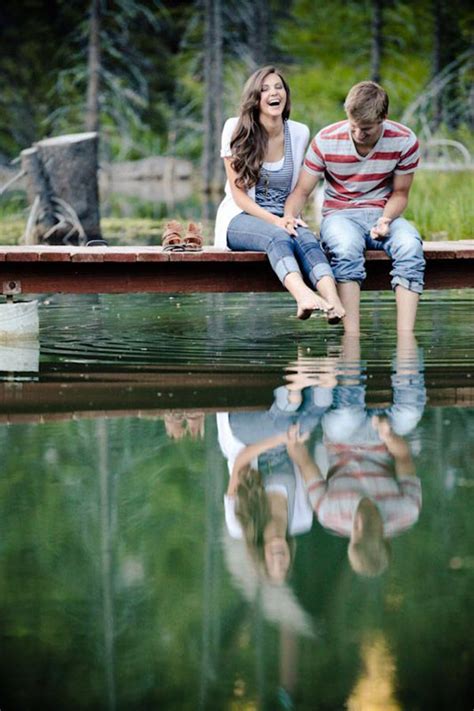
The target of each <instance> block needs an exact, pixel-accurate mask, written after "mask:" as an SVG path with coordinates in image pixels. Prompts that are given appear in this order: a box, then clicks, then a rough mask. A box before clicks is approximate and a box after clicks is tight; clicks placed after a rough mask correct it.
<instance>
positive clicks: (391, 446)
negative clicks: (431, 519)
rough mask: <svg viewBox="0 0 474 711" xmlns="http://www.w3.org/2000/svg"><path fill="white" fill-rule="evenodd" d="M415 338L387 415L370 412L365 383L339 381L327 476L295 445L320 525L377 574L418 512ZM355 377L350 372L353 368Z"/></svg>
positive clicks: (419, 384)
mask: <svg viewBox="0 0 474 711" xmlns="http://www.w3.org/2000/svg"><path fill="white" fill-rule="evenodd" d="M348 347H349V351H351V350H352V353H351V354H350V355H351V357H350V358H349V359H348V360H349V361H350V362H352V367H353V365H354V362H358V361H359V360H360V356H359V355H358V341H357V340H356V339H352V341H351V340H350V339H346V355H348V354H347V350H348ZM415 354H416V350H415V343H414V339H413V337H412V336H410V335H408V334H406V336H405V337H400V339H399V345H398V355H397V368H396V372H395V374H394V375H393V376H392V387H393V405H392V406H391V407H389V408H387V409H385V410H383V411H380V410H378V411H371V410H370V409H367V408H366V407H365V387H364V386H363V385H362V384H361V382H360V378H355V377H354V375H351V374H350V371H349V370H348V371H347V372H348V375H343V376H342V384H341V385H340V386H338V387H337V388H335V392H334V401H333V402H334V404H333V407H332V409H331V410H330V411H328V412H327V413H326V414H325V415H324V417H323V419H322V428H323V435H324V445H325V450H326V455H327V462H328V468H327V475H326V478H325V477H324V476H323V475H322V473H321V470H320V468H319V467H318V466H317V464H316V463H315V462H314V461H312V460H311V457H310V455H309V453H308V451H307V449H306V448H305V447H304V446H302V445H300V444H296V445H295V447H294V448H293V451H291V450H289V451H290V456H291V455H293V459H294V461H295V462H297V463H298V465H299V467H300V470H301V472H302V474H303V477H304V479H305V485H306V489H307V492H308V495H309V499H310V501H311V504H312V507H313V510H314V512H315V514H316V516H317V517H318V520H319V522H320V523H321V524H322V525H323V526H324V527H325V528H327V529H329V530H331V531H333V532H334V533H336V534H338V535H341V536H346V537H348V538H350V543H349V548H348V555H349V560H350V563H351V566H352V568H353V569H354V570H355V572H357V573H360V574H362V575H367V576H374V575H378V574H380V573H381V572H383V570H384V569H385V568H386V567H387V565H388V561H389V545H388V541H387V539H389V538H391V537H392V536H395V535H397V534H399V533H402V532H403V531H405V530H407V529H408V528H410V527H411V526H412V525H413V524H414V523H415V522H416V521H417V519H418V516H419V512H420V508H421V486H420V481H419V479H418V477H417V476H416V474H415V467H414V463H413V459H412V456H411V452H410V448H409V446H408V444H407V442H406V441H405V440H404V439H403V435H406V434H408V433H409V432H410V431H412V430H413V429H414V428H415V426H416V425H417V423H418V422H419V420H420V418H421V416H422V414H423V408H424V403H425V388H424V383H423V377H422V374H421V373H420V368H419V366H418V365H417V364H416V362H415V361H414V356H415ZM352 372H353V371H352Z"/></svg>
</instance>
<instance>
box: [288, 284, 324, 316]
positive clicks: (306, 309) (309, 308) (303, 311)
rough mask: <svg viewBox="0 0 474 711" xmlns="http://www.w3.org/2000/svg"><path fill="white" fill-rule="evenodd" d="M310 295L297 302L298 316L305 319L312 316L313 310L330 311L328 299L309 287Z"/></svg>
mask: <svg viewBox="0 0 474 711" xmlns="http://www.w3.org/2000/svg"><path fill="white" fill-rule="evenodd" d="M308 292H309V293H308V295H307V296H305V297H304V298H302V299H299V300H298V301H297V302H296V304H297V306H298V308H297V311H296V318H299V319H301V320H302V321H305V320H306V319H307V318H309V317H310V316H311V314H312V313H313V311H324V313H328V312H329V310H330V306H329V304H328V302H327V301H325V300H324V299H323V298H322V297H321V296H318V295H317V294H314V293H313V292H311V291H310V290H309V289H308Z"/></svg>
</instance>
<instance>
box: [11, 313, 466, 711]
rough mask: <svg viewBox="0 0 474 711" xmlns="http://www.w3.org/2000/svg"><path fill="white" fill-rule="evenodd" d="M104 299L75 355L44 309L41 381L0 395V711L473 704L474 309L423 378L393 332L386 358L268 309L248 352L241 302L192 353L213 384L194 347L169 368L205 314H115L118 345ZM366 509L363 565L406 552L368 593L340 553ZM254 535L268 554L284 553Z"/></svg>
mask: <svg viewBox="0 0 474 711" xmlns="http://www.w3.org/2000/svg"><path fill="white" fill-rule="evenodd" d="M114 303H115V302H108V301H107V300H106V301H105V302H104V304H105V305H104V304H102V303H101V301H100V300H99V301H98V303H97V308H95V304H94V305H92V306H93V307H94V309H90V308H89V309H83V310H82V312H83V313H81V318H82V319H86V320H87V322H88V323H90V325H91V333H90V335H88V336H87V341H86V342H85V343H84V344H82V345H83V346H84V348H83V350H81V348H80V345H81V344H79V346H78V336H77V334H76V333H72V331H74V329H69V327H70V319H69V317H70V316H71V313H72V309H73V304H72V303H71V304H67V308H66V307H65V310H63V309H62V308H61V307H60V305H58V306H57V307H56V308H51V309H49V308H48V309H45V312H46V313H45V316H47V318H49V319H50V325H49V326H48V328H47V329H46V332H45V331H44V330H43V332H42V344H41V346H42V362H41V367H40V372H39V373H38V374H37V376H36V377H35V380H34V381H33V380H31V382H30V381H28V380H27V378H26V377H25V376H22V377H21V378H17V381H15V382H11V379H8V380H6V382H4V383H3V384H2V386H4V387H2V388H1V389H0V400H1V406H2V412H3V413H9V414H8V417H7V415H6V414H5V418H6V419H2V420H1V422H2V424H0V443H1V446H2V456H3V462H2V477H1V478H0V522H1V538H0V540H1V550H0V553H1V555H0V586H1V590H0V619H1V620H2V622H1V624H0V642H1V645H0V646H1V649H2V655H1V659H0V672H2V674H3V680H4V681H3V685H2V689H1V692H0V706H1V708H2V709H7V710H8V709H21V708H27V707H28V708H40V707H41V708H56V707H59V708H67V709H71V710H74V709H76V708H91V709H95V708H97V709H110V710H112V709H117V708H127V709H129V708H130V709H134V708H146V709H148V708H150V709H155V708H156V709H158V708H159V709H165V710H166V711H168V710H171V711H174V710H176V711H182V710H183V709H193V710H194V709H209V710H210V711H214V710H217V709H228V708H253V709H262V711H263V710H264V709H271V711H273V710H276V709H279V708H297V709H300V710H303V711H306V710H308V711H313V709H315V708H321V709H331V711H332V709H343V708H350V709H354V710H355V709H359V708H366V707H369V708H370V705H369V704H371V705H372V706H376V707H378V708H384V709H386V708H387V709H390V708H393V709H397V708H407V709H410V708H419V709H437V708H443V709H444V708H445V709H449V710H450V711H451V709H453V710H454V709H456V710H457V709H458V708H459V709H461V708H467V707H468V704H467V703H466V699H470V698H471V697H472V673H471V670H472V666H473V659H474V651H473V647H472V645H471V644H470V641H469V636H468V632H466V630H469V629H471V628H472V624H473V618H472V605H471V598H472V586H473V584H474V566H473V556H472V539H473V534H474V530H473V518H472V501H471V498H472V492H473V487H472V483H473V481H472V479H473V478H472V459H473V456H474V451H473V446H474V445H473V443H474V410H473V408H472V403H473V401H474V399H473V398H474V396H473V394H472V387H469V386H470V372H471V371H472V367H471V364H472V347H471V346H470V338H471V335H472V334H471V332H470V329H471V326H470V325H469V323H470V322H469V319H468V318H467V315H468V314H467V309H464V307H463V309H464V310H463V311H462V312H461V311H460V312H459V313H464V315H465V318H464V319H463V320H461V319H458V320H455V319H452V320H451V325H449V323H450V322H449V318H443V323H442V327H443V328H445V329H446V331H445V335H444V336H443V339H444V340H439V341H432V340H431V338H432V336H431V331H430V334H429V337H428V336H426V334H425V335H423V333H422V334H421V336H420V343H421V344H422V345H423V347H424V359H423V358H422V351H421V349H420V348H419V347H418V345H417V344H416V343H415V342H414V341H410V339H402V340H399V341H398V343H394V341H393V331H390V332H388V330H387V331H386V332H385V331H383V329H382V330H381V331H380V334H379V335H378V336H377V338H374V341H373V342H372V341H371V340H370V339H368V338H366V337H364V338H363V339H362V341H361V343H359V342H358V341H354V340H350V339H345V340H343V341H341V340H340V337H339V336H338V335H334V334H333V333H328V332H326V335H325V332H324V330H323V328H322V327H319V326H320V324H318V328H314V327H313V326H311V329H310V328H309V327H304V328H305V329H306V330H300V331H299V334H300V335H299V336H298V338H296V337H295V331H294V329H293V324H292V322H290V321H289V320H288V318H287V316H286V315H284V313H283V312H284V311H285V309H284V308H282V309H281V310H280V305H279V304H280V302H279V301H278V302H275V306H272V304H273V302H272V301H271V300H269V301H264V302H263V307H262V309H263V310H265V308H266V307H269V313H270V316H271V319H272V324H271V327H270V326H268V328H267V330H265V331H264V332H263V334H262V330H261V329H260V330H258V329H257V328H255V343H254V344H251V343H250V342H249V338H248V333H247V325H248V320H245V312H246V309H248V303H249V302H248V301H245V302H244V303H243V305H242V306H240V307H239V308H237V306H238V302H237V299H236V300H235V301H234V300H233V299H231V301H230V302H225V301H224V302H222V303H223V304H224V306H225V308H222V309H221V310H220V312H219V315H220V316H222V322H221V328H220V330H219V331H218V332H214V331H213V329H212V327H211V326H210V327H209V328H208V330H207V331H206V338H207V341H206V347H207V348H208V350H207V351H204V346H202V344H200V346H202V353H204V355H202V353H201V352H200V355H202V358H201V360H199V359H196V358H195V357H194V356H195V353H194V351H193V352H192V353H191V351H189V353H190V354H191V355H190V357H189V361H190V363H191V364H194V365H195V364H196V363H198V364H199V363H204V364H205V365H206V366H208V367H207V368H206V369H205V368H203V369H202V370H201V371H199V372H193V371H192V368H191V366H189V368H188V366H187V363H188V352H184V353H183V352H182V351H180V349H179V348H178V349H177V350H178V351H179V353H178V356H179V358H178V356H177V358H178V364H177V365H176V361H175V360H172V355H174V349H175V348H177V344H178V345H179V344H180V341H179V338H178V337H177V335H178V336H179V335H180V334H181V332H183V333H186V336H187V339H186V341H185V342H186V343H188V342H189V343H190V342H191V338H193V336H192V334H193V330H192V328H191V326H192V324H194V325H196V323H197V324H199V318H204V317H203V316H202V314H201V316H199V314H200V313H201V312H200V311H199V310H198V306H197V304H195V302H191V306H193V304H194V306H193V308H192V309H189V310H186V309H184V307H183V308H182V309H180V310H178V309H176V308H175V307H172V308H171V306H169V305H168V307H167V308H168V311H169V314H167V312H166V309H165V308H164V307H163V308H162V310H161V312H160V314H159V315H160V316H161V319H160V321H159V324H160V326H159V328H156V331H153V329H152V328H151V327H150V330H148V329H149V324H150V323H151V318H150V314H151V313H152V311H153V310H154V309H155V308H156V305H157V303H158V302H155V301H153V300H151V301H150V303H148V302H145V301H144V300H143V302H142V301H141V300H140V301H139V302H138V305H139V307H140V309H137V310H136V311H133V309H132V312H131V313H130V314H128V315H127V312H126V310H125V309H124V311H123V312H122V316H123V318H122V317H121V318H120V324H119V325H120V331H119V326H118V325H117V327H116V328H115V329H114V324H115V319H116V317H117V314H116V312H115V311H114V309H113V308H112V307H113V305H114ZM166 303H167V302H166ZM199 303H201V302H199ZM210 303H214V302H205V303H204V306H202V310H203V312H204V313H205V314H207V313H208V306H209V304H210ZM215 303H216V304H217V302H215ZM219 303H220V302H219ZM259 303H260V302H259ZM229 304H230V306H232V309H230V307H229ZM105 306H107V309H106V308H105ZM234 307H235V308H234ZM264 307H265V308H264ZM76 308H77V307H76ZM142 308H143V316H142V317H141V320H140V318H136V316H137V314H138V315H140V313H141V309H142ZM443 309H444V310H443ZM180 311H185V313H184V314H183V315H181V316H180ZM440 311H441V312H442V314H443V317H444V316H446V317H447V316H449V315H450V314H452V312H451V311H449V310H448V309H447V308H446V309H445V308H444V307H442V308H440V310H438V313H440ZM433 313H434V311H433ZM98 314H100V315H101V318H102V319H103V320H102V321H101V320H100V319H98V318H97V316H98ZM132 316H133V318H134V319H135V320H134V321H133V319H132ZM66 317H67V318H66ZM125 317H126V318H127V319H130V320H126V319H125ZM180 318H181V321H179V319H180ZM250 318H254V315H253V314H252V315H251V317H250ZM226 319H227V320H228V321H229V323H228V324H227V325H226V323H225V321H226ZM267 319H268V314H267ZM210 320H212V319H210ZM258 320H259V322H260V323H262V322H263V321H264V318H263V315H262V317H261V319H260V318H259V319H258ZM165 321H166V328H165V327H163V326H162V325H161V324H162V323H163V322H165ZM124 322H125V323H124ZM237 323H238V324H240V329H241V330H240V331H238V330H236V328H235V324H237ZM229 324H230V325H229ZM173 325H174V329H175V330H170V328H169V326H173ZM53 326H54V327H53ZM178 326H179V328H178ZM66 327H67V330H66ZM188 327H189V328H188ZM298 327H299V326H298ZM272 329H273V330H272ZM58 333H59V335H60V340H61V339H62V340H61V343H60V345H59V346H58V344H57V343H56V340H55V339H56V338H57V336H58ZM68 333H70V334H71V335H70V340H68ZM137 333H138V336H139V337H137ZM386 333H388V334H389V335H386ZM119 334H120V338H119ZM132 334H133V338H132ZM176 334H177V335H176ZM226 334H227V337H226ZM229 334H230V335H229ZM239 334H240V335H239ZM165 336H166V338H167V341H165ZM125 339H128V340H127V346H128V350H127V351H126V352H125V351H124V350H123V343H124V342H125ZM229 339H230V340H229ZM463 339H464V340H463ZM221 341H222V342H225V343H226V344H227V348H228V350H227V351H226V353H225V354H224V356H223V357H222V359H221V360H220V361H219V362H218V364H219V365H222V364H224V363H227V364H232V365H233V366H234V370H233V371H230V370H226V369H225V368H217V367H216V366H215V362H216V361H215V360H212V361H211V354H212V353H211V352H213V349H214V348H217V346H218V344H219V343H221ZM295 341H296V343H295ZM110 343H112V344H113V349H112V348H111V347H110ZM165 343H166V344H167V347H166V349H164V350H163V348H162V346H163V344H165ZM150 344H151V345H153V348H152V349H151V351H150V350H148V351H146V352H145V355H144V356H143V355H142V354H141V349H142V347H143V348H145V347H147V348H150ZM229 344H230V345H229ZM433 344H434V345H433ZM274 347H275V348H274ZM102 348H104V352H105V351H106V356H107V361H106V362H107V365H108V366H109V368H108V369H107V368H105V367H104V360H105V358H104V360H101V359H100V357H99V358H97V357H96V356H97V353H98V352H99V351H100V352H102V351H101V349H102ZM267 351H268V353H269V354H270V355H267ZM311 353H317V354H318V357H310V355H311ZM464 353H466V355H467V356H468V357H467V358H463V357H461V356H463V354H464ZM84 354H85V355H84ZM116 354H124V355H125V356H126V357H125V358H124V361H125V365H123V366H120V365H117V358H116ZM82 355H84V358H83V359H82V360H81V357H82ZM441 355H442V363H441ZM45 356H46V357H45ZM131 356H133V358H132V357H131ZM191 356H192V357H191ZM213 357H214V356H213ZM114 358H115V362H114ZM206 358H209V359H208V360H206ZM423 360H424V363H423ZM163 363H165V365H168V366H170V369H169V371H163V369H162V368H161V366H162V364H163ZM254 363H256V365H255V364H254ZM261 363H263V366H262V367H261V366H260V364H261ZM183 364H185V366H184V367H181V365H183ZM244 364H245V367H244ZM270 366H271V368H270ZM280 366H282V367H280ZM171 367H173V368H175V369H176V370H175V372H171ZM442 368H443V369H444V370H442ZM237 371H238V372H237ZM164 376H166V377H164ZM441 377H443V381H441ZM68 378H69V379H68ZM444 378H446V379H447V383H444ZM218 379H221V380H218ZM211 381H212V382H211ZM424 381H426V385H427V386H428V392H429V402H428V403H426V402H425V399H426V397H425V383H424ZM440 382H441V389H440V386H439V384H440ZM218 386H219V387H218ZM447 405H449V406H447ZM216 412H218V413H219V415H218V417H216ZM34 413H43V415H42V416H41V418H40V417H38V414H37V415H36V419H35V414H34ZM1 417H3V415H2V416H1ZM38 421H40V422H42V423H43V424H35V423H36V422H38ZM4 422H8V423H9V424H3V423H4ZM14 423H15V424H14ZM271 445H274V446H271ZM390 450H392V451H390ZM224 454H225V456H224ZM239 457H240V459H239ZM397 457H398V460H399V461H397ZM367 464H369V465H370V467H371V469H369V470H368V469H367ZM397 465H398V467H399V471H398V473H397ZM373 467H375V468H376V470H375V475H374V476H369V474H370V471H373ZM233 472H237V473H238V477H237V478H238V479H240V478H241V477H242V478H243V479H244V482H245V487H244V491H243V496H244V497H245V496H246V497H247V499H246V500H245V501H246V503H249V502H250V503H252V501H253V499H252V498H251V497H253V495H254V493H255V491H256V494H255V500H256V501H257V503H258V506H257V507H256V508H255V509H252V508H251V507H249V506H247V509H246V513H245V512H244V513H245V515H246V516H247V518H245V516H242V520H241V518H239V514H240V504H239V503H237V494H234V503H233V510H232V507H231V511H230V513H231V515H230V516H228V517H227V519H226V504H225V503H224V497H225V496H227V494H226V491H227V488H228V486H229V483H230V482H231V479H232V473H233ZM307 472H309V476H308V477H307V480H306V478H305V475H306V473H307ZM399 475H400V476H399ZM379 479H381V480H382V482H381V484H383V486H382V487H381V491H379V489H378V488H377V487H376V490H375V492H374V491H373V488H371V487H373V484H374V482H379ZM399 479H401V480H402V482H401V484H400V481H399ZM312 480H314V481H313V483H314V484H317V486H316V487H315V488H314V492H315V496H316V499H315V498H314V497H313V499H314V500H313V504H314V503H315V501H316V500H317V504H318V505H317V506H314V507H313V505H312V504H311V498H310V497H308V496H307V494H306V490H307V489H308V488H311V482H312ZM420 482H421V483H422V486H423V509H422V510H420V503H421V498H420ZM257 483H258V486H256V484H257ZM402 484H403V486H402ZM272 487H273V489H272ZM341 489H342V494H343V495H341ZM311 491H312V490H311ZM387 492H389V493H390V496H388V497H385V494H386V493H387ZM348 494H350V496H349V495H348ZM384 497H385V498H384ZM364 499H367V500H368V501H370V502H373V504H374V507H375V508H376V513H377V516H379V518H377V516H375V519H376V524H377V525H375V526H373V527H372V528H371V527H370V526H369V531H370V534H371V537H372V539H374V540H376V541H377V546H373V545H369V546H368V548H369V551H370V555H369V564H370V565H371V564H372V562H373V556H372V548H375V558H376V562H377V565H378V561H377V555H379V552H380V549H382V550H384V549H385V543H386V542H388V541H390V545H391V549H392V551H391V558H390V563H389V565H388V566H387V567H386V568H385V570H384V572H383V574H378V575H375V576H373V577H370V576H367V575H361V574H360V572H354V570H353V568H352V567H351V563H350V561H349V559H348V556H347V549H348V546H349V544H350V540H351V539H350V536H351V533H352V529H353V524H354V521H355V519H356V518H357V510H358V507H359V504H357V502H360V501H363V500H364ZM399 499H400V500H402V505H401V510H402V512H403V516H400V511H399V508H398V504H399V503H400V502H399ZM262 502H263V505H262ZM244 503H245V502H244ZM356 504H357V505H356ZM260 505H262V506H261V508H259V507H260ZM244 508H245V507H244ZM314 508H316V511H315V510H314ZM255 511H257V514H258V518H256V519H255V520H254V519H252V516H251V515H250V514H252V515H253V513H254V512H255ZM260 511H263V513H264V515H265V517H264V518H260V513H259V512H260ZM334 511H335V515H332V514H334ZM252 512H253V513H252ZM341 512H342V514H343V515H342V516H341ZM407 512H408V513H407ZM323 514H327V515H326V518H325V517H324V515H323ZM329 514H331V515H332V518H331V516H330V515H329ZM344 516H345V517H346V518H344ZM371 516H374V509H373V508H372V509H370V510H369V516H368V518H369V523H370V524H372V523H373V522H372V521H371V520H370V517H371ZM362 518H363V516H362ZM401 520H402V523H400V521H401ZM262 521H263V523H262ZM380 521H381V522H382V528H381V523H380ZM415 522H416V525H415ZM255 523H257V524H258V525H254V524H255ZM323 523H324V524H325V525H322V524H323ZM328 523H329V524H331V525H330V526H328V525H327V524H328ZM331 526H332V527H331ZM363 526H364V520H363V521H362V527H363ZM377 526H378V527H377ZM247 527H248V530H252V528H253V529H254V530H256V531H260V534H259V536H260V538H259V539H257V543H258V545H257V543H255V540H254V539H253V538H249V539H247V537H246V528H247ZM374 529H375V534H374ZM262 531H263V533H262ZM335 532H336V533H339V534H342V535H333V533H335ZM395 533H401V534H402V535H398V536H395ZM265 534H266V535H267V541H268V540H270V541H271V542H273V540H272V539H273V538H275V537H276V539H277V544H278V545H279V546H280V548H277V550H276V551H274V550H273V549H272V550H270V554H271V555H270V556H265V543H266V542H267V541H266V540H265ZM381 534H383V535H381ZM392 536H393V537H392ZM369 539H370V536H369ZM369 542H370V541H369ZM280 551H283V554H281V552H280ZM287 552H288V556H287V558H285V554H286V553H287ZM275 557H276V561H275V560H274V558H275ZM288 558H289V559H290V560H289V561H288ZM287 562H289V565H288V568H287V567H286V564H287ZM282 563H284V564H282ZM376 572H379V570H378V568H377V566H376ZM439 650H442V653H440V651H439ZM39 679H40V680H41V685H40V686H39V682H38V680H39ZM433 679H435V680H437V681H436V683H433Z"/></svg>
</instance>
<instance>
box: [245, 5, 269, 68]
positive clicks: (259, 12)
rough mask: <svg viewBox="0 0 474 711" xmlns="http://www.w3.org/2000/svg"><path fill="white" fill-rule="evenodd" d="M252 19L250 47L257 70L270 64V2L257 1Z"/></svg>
mask: <svg viewBox="0 0 474 711" xmlns="http://www.w3.org/2000/svg"><path fill="white" fill-rule="evenodd" d="M250 18H251V25H250V27H249V28H248V30H249V47H250V52H251V56H252V63H253V66H254V68H255V69H257V68H258V67H263V66H264V65H265V64H267V62H268V53H269V51H268V45H269V31H270V27H269V25H270V22H271V17H270V11H269V7H268V0H255V2H254V3H253V8H252V12H251V13H250Z"/></svg>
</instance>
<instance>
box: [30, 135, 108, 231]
mask: <svg viewBox="0 0 474 711" xmlns="http://www.w3.org/2000/svg"><path fill="white" fill-rule="evenodd" d="M97 148H98V137H97V133H75V134H69V135H66V136H58V137H55V138H46V139H44V140H42V141H38V143H35V144H34V146H33V147H32V148H29V149H27V150H25V151H22V154H21V159H22V168H23V170H24V171H25V173H26V177H27V193H28V198H29V201H30V203H31V204H32V206H34V205H35V200H36V205H37V208H36V209H37V210H38V217H37V219H36V220H34V222H35V224H34V226H33V231H34V238H35V241H37V242H40V241H46V242H49V243H50V244H62V243H64V242H65V243H69V244H70V243H73V242H75V243H83V242H85V241H88V240H91V239H101V231H100V210H99V190H98V183H97ZM37 198H39V207H38V200H37ZM26 238H28V235H26Z"/></svg>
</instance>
